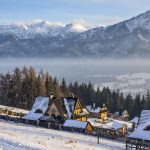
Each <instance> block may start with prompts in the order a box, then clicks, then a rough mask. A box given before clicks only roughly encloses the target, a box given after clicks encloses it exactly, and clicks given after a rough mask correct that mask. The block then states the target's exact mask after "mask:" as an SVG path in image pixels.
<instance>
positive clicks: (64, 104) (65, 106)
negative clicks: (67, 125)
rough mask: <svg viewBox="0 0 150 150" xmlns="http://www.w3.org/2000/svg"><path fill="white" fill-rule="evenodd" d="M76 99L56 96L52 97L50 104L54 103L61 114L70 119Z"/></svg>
mask: <svg viewBox="0 0 150 150" xmlns="http://www.w3.org/2000/svg"><path fill="white" fill-rule="evenodd" d="M77 100H78V98H72V97H71V98H70V97H57V98H53V100H52V101H51V102H50V106H51V105H52V104H53V103H54V104H55V105H56V107H57V109H58V110H59V112H60V114H61V116H63V117H66V118H70V119H71V118H72V115H73V111H74V108H75V106H76V103H77Z"/></svg>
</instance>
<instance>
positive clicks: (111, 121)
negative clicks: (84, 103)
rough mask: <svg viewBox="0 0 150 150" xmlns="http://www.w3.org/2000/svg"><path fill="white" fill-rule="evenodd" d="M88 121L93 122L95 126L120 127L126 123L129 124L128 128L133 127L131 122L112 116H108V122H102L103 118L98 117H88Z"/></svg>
mask: <svg viewBox="0 0 150 150" xmlns="http://www.w3.org/2000/svg"><path fill="white" fill-rule="evenodd" d="M88 121H89V122H90V123H91V125H92V126H95V127H97V128H107V129H119V128H121V127H123V126H124V125H127V128H128V129H131V128H132V123H131V122H127V121H122V120H117V119H111V118H108V121H107V122H106V123H102V121H101V119H96V118H88Z"/></svg>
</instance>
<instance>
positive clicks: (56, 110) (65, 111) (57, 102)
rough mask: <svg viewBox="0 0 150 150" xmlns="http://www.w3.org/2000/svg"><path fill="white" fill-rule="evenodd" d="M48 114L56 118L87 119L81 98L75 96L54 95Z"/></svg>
mask: <svg viewBox="0 0 150 150" xmlns="http://www.w3.org/2000/svg"><path fill="white" fill-rule="evenodd" d="M46 115H47V116H50V117H52V118H54V119H61V120H66V119H73V120H80V121H87V118H86V112H84V109H83V106H82V105H81V103H80V100H79V99H78V98H74V97H60V98H58V97H56V98H55V97H54V98H53V99H52V100H51V101H50V103H49V107H48V109H47V111H46Z"/></svg>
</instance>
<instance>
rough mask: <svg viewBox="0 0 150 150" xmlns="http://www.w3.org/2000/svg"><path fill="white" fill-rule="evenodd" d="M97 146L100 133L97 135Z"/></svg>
mask: <svg viewBox="0 0 150 150" xmlns="http://www.w3.org/2000/svg"><path fill="white" fill-rule="evenodd" d="M97 144H99V133H98V134H97Z"/></svg>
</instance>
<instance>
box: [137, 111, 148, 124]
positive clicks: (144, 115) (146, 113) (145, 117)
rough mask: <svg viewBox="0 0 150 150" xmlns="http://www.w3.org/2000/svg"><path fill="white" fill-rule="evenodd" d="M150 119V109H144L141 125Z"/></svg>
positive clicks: (140, 119)
mask: <svg viewBox="0 0 150 150" xmlns="http://www.w3.org/2000/svg"><path fill="white" fill-rule="evenodd" d="M149 119H150V110H142V111H141V115H140V118H139V123H138V124H139V125H141V124H145V123H146V122H147V121H148V120H149Z"/></svg>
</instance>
